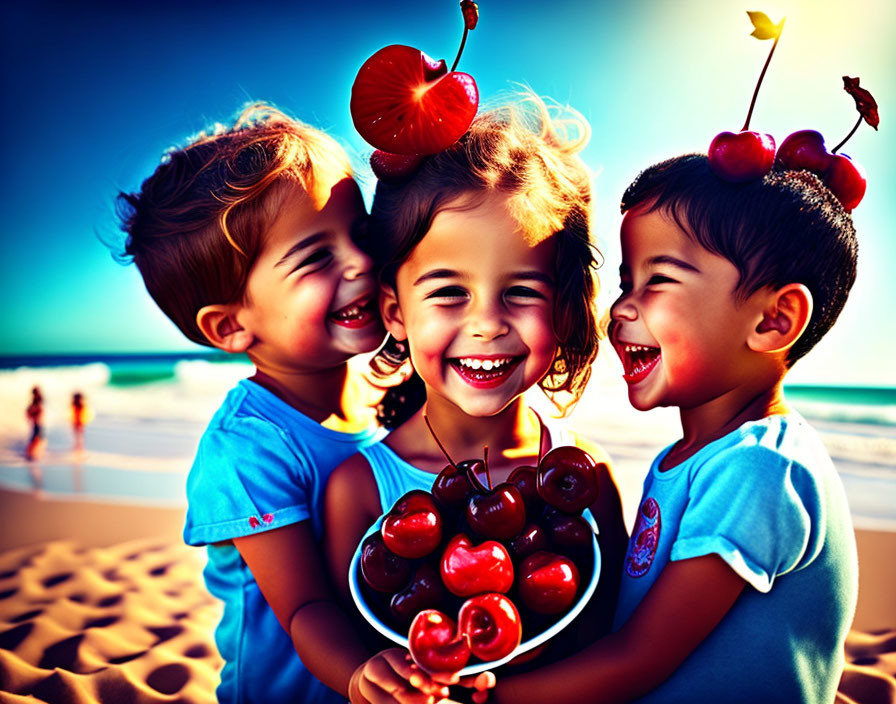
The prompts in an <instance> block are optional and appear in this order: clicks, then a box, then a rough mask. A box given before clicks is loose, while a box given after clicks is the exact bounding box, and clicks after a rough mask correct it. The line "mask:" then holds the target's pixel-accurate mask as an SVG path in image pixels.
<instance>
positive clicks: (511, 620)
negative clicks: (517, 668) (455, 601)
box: [457, 594, 523, 662]
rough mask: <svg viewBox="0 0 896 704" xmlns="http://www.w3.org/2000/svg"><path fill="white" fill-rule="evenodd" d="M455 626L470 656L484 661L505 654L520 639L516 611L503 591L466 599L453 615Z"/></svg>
mask: <svg viewBox="0 0 896 704" xmlns="http://www.w3.org/2000/svg"><path fill="white" fill-rule="evenodd" d="M457 628H458V630H459V631H460V632H461V634H462V635H463V636H464V638H466V639H467V643H468V644H469V646H470V651H471V652H472V653H473V655H475V656H476V657H477V658H479V659H480V660H484V661H485V662H491V661H492V660H500V659H501V658H503V657H507V656H508V655H510V654H511V653H512V652H513V651H514V650H516V648H517V646H518V645H519V644H520V641H521V640H522V638H523V624H522V621H521V620H520V613H519V611H517V608H516V606H514V604H513V602H512V601H511V600H510V599H508V598H507V597H506V596H504V595H503V594H480V595H478V596H473V597H470V598H469V599H467V600H466V601H465V602H464V604H463V606H461V607H460V612H459V613H458V615H457Z"/></svg>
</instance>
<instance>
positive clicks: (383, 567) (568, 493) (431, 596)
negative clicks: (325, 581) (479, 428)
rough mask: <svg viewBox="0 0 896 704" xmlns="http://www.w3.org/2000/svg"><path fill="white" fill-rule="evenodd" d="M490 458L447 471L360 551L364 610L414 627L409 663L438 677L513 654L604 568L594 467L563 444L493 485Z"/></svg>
mask: <svg viewBox="0 0 896 704" xmlns="http://www.w3.org/2000/svg"><path fill="white" fill-rule="evenodd" d="M487 459H488V458H487V453H486V458H485V459H484V460H466V461H464V462H458V463H456V464H455V463H451V464H449V465H448V466H446V467H445V469H443V470H442V471H441V472H440V473H439V475H438V476H437V477H436V479H435V482H434V483H433V486H432V493H429V492H426V491H423V490H413V491H410V492H408V493H407V494H405V495H404V496H402V497H401V498H400V499H398V501H396V502H395V505H394V506H393V507H392V509H391V510H390V511H389V512H388V513H387V514H385V516H384V517H383V520H382V523H381V529H380V530H379V531H377V532H375V533H372V534H371V535H369V536H368V537H367V538H366V539H365V540H364V541H363V543H362V544H361V556H360V561H359V565H360V566H359V569H360V573H361V574H360V577H361V578H360V579H359V580H358V582H359V584H360V585H361V591H362V594H363V597H364V601H365V603H366V604H367V605H368V606H369V607H370V609H371V610H372V611H373V612H374V613H375V614H376V615H377V617H378V618H380V620H381V621H382V622H383V623H386V624H388V625H390V626H391V627H393V628H394V629H395V630H397V631H399V632H403V631H404V630H405V629H408V628H409V632H408V642H409V650H410V652H411V655H412V657H413V658H414V660H415V661H416V663H417V664H418V665H419V666H420V667H422V668H424V669H426V670H428V671H430V672H456V671H459V670H461V669H462V668H463V667H465V666H466V665H467V663H468V662H469V660H470V658H471V657H475V658H478V659H479V660H482V661H486V662H491V661H494V660H499V659H501V658H504V657H506V656H508V655H510V653H512V652H513V651H514V650H515V649H516V648H517V646H519V644H520V642H521V641H522V638H523V634H524V632H525V634H526V636H527V638H529V637H532V636H534V635H537V634H538V633H541V632H543V631H544V630H545V629H546V628H548V627H550V626H551V625H552V624H553V623H555V622H556V621H557V620H558V619H560V618H562V617H563V615H564V614H565V613H566V612H567V611H568V610H569V608H570V607H571V606H572V605H573V604H574V603H575V601H576V597H577V595H578V594H579V591H580V575H585V576H586V579H585V581H586V583H587V581H588V579H587V577H588V576H590V575H591V573H592V571H593V570H594V547H593V541H594V532H593V529H592V527H591V524H590V523H589V522H588V520H586V519H585V518H584V517H583V516H582V511H583V510H584V509H585V508H587V507H588V506H590V505H591V504H592V503H593V502H594V500H595V499H596V498H597V464H596V463H595V461H594V459H593V458H592V457H591V456H590V455H589V454H588V453H587V452H585V451H584V450H580V449H579V448H577V447H558V448H555V449H554V450H551V451H550V452H548V453H547V454H546V455H545V456H544V457H543V458H542V459H541V460H540V461H539V463H538V466H537V467H532V466H523V467H517V468H516V469H515V470H513V472H511V474H510V475H509V477H508V479H507V481H506V482H503V483H501V484H498V485H497V486H494V487H492V486H491V480H490V477H489V473H488V462H487ZM481 474H484V475H485V476H486V483H485V484H484V483H483V482H482V480H481V479H480V475H481ZM448 614H457V620H456V621H455V620H454V619H453V618H452V617H451V616H449V615H448Z"/></svg>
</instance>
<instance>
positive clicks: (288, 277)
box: [119, 104, 385, 703]
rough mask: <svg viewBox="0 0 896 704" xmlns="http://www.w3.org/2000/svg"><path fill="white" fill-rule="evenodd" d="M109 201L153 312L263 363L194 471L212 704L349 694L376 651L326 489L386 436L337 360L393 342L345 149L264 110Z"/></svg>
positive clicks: (207, 436)
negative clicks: (346, 576) (345, 596)
mask: <svg viewBox="0 0 896 704" xmlns="http://www.w3.org/2000/svg"><path fill="white" fill-rule="evenodd" d="M119 204H120V206H122V219H123V223H122V227H123V230H124V231H125V232H126V233H127V235H128V237H127V241H126V254H127V255H129V256H130V257H132V258H133V261H134V263H135V264H136V265H137V268H138V269H139V270H140V274H141V275H142V277H143V280H144V282H145V284H146V288H147V290H148V291H149V293H150V295H151V296H152V297H153V299H154V300H155V301H156V303H157V304H158V305H159V307H160V308H161V309H162V310H163V311H164V312H165V313H166V314H167V315H168V317H170V318H171V320H173V321H174V323H175V324H176V325H177V326H178V327H179V328H180V330H181V331H182V332H183V333H184V334H185V335H186V336H187V337H188V338H189V339H191V340H193V341H194V342H198V343H200V344H203V345H209V346H212V347H216V348H218V349H221V350H224V351H225V352H231V353H234V354H239V353H245V354H247V355H248V357H249V359H250V360H251V361H252V363H253V364H254V365H255V373H254V374H253V375H252V376H251V377H250V378H249V379H245V380H243V381H241V382H239V383H238V384H237V386H236V387H235V388H234V389H232V390H231V391H230V392H229V393H228V395H227V397H226V398H225V400H224V402H223V404H222V405H221V407H220V408H219V410H218V411H217V413H216V414H215V415H214V417H213V418H212V420H211V422H210V423H209V425H208V428H207V429H206V431H205V433H204V434H203V436H202V439H201V441H200V445H199V450H198V453H197V456H196V459H195V461H194V464H193V467H192V469H191V470H190V474H189V476H188V478H187V500H188V508H187V519H186V527H185V529H184V539H185V540H186V542H187V543H189V544H190V545H207V546H208V566H207V567H206V569H205V573H204V574H205V579H206V584H207V586H208V588H209V591H211V592H212V593H213V594H214V595H216V596H217V597H219V598H220V599H221V600H222V601H223V602H224V614H223V618H222V620H221V623H220V625H219V626H218V629H217V631H216V635H215V638H216V642H217V644H218V647H219V649H220V652H221V655H222V656H223V658H224V660H225V665H224V669H223V672H222V675H221V684H220V686H219V687H218V690H217V695H218V700H219V701H221V702H224V703H228V702H249V701H252V702H337V701H345V698H346V693H347V691H348V684H349V678H350V676H351V674H352V672H353V671H354V670H355V668H356V667H357V666H358V665H359V664H360V663H361V662H363V661H364V660H365V659H366V657H367V656H368V655H369V653H368V651H367V648H366V647H365V646H364V645H363V644H362V641H361V639H360V636H358V635H357V634H356V632H355V630H354V628H353V626H352V625H351V622H350V620H349V618H348V616H347V615H346V614H345V613H344V612H343V611H342V610H341V609H340V608H339V607H338V606H337V604H336V601H335V599H334V590H333V587H332V585H331V584H330V583H329V581H328V579H327V576H326V575H327V570H326V569H325V567H324V563H323V560H322V557H321V554H320V552H319V548H318V546H319V543H320V540H321V533H322V530H323V490H324V487H325V485H326V482H327V478H328V477H329V474H330V472H331V471H332V469H333V468H334V467H335V466H336V465H338V464H339V463H340V462H342V461H343V460H344V459H345V458H347V457H349V456H350V455H352V454H354V453H355V452H357V451H358V450H359V449H360V448H362V447H365V446H366V445H369V444H371V443H373V442H375V441H377V440H378V439H379V438H380V437H381V435H382V431H381V429H380V428H379V426H378V424H377V423H376V410H375V408H374V406H375V404H376V401H377V400H378V398H371V397H370V393H371V391H375V390H373V389H372V387H370V386H369V385H368V384H367V383H366V382H364V381H363V379H362V378H361V376H360V374H359V373H356V372H355V371H354V369H353V368H350V367H349V366H348V365H347V362H348V360H349V359H350V358H351V357H353V356H355V355H357V354H359V353H365V352H371V351H373V350H374V349H376V347H377V346H378V345H379V344H380V343H381V342H382V340H383V338H384V336H385V332H384V330H383V327H382V323H381V321H380V318H379V313H378V309H377V281H376V277H375V276H374V275H373V271H372V263H371V260H370V258H369V257H368V256H367V255H366V254H364V253H363V252H362V251H361V250H360V249H359V248H358V246H357V244H356V238H358V237H359V236H360V235H361V234H362V231H363V228H364V226H365V222H366V218H367V213H366V211H365V206H364V201H363V199H362V196H361V191H360V189H359V187H358V185H357V183H356V182H355V180H354V178H353V174H352V169H351V166H350V164H349V160H348V157H347V156H346V154H345V152H344V151H343V149H342V148H341V147H340V146H339V144H338V143H337V142H336V141H335V140H334V139H332V138H331V137H329V136H327V135H326V134H324V133H322V132H320V131H318V130H316V129H314V128H312V127H309V126H308V125H305V124H302V123H300V122H298V121H297V120H294V119H292V118H290V117H288V116H287V115H285V114H284V113H283V112H281V111H279V110H276V109H274V108H272V107H270V106H265V105H261V104H256V105H252V106H250V107H248V108H247V109H246V110H245V111H244V112H243V113H242V114H241V115H240V116H239V118H238V119H237V120H236V122H235V123H234V124H233V125H232V126H230V127H228V128H223V127H219V128H216V129H215V130H214V131H213V132H212V133H210V134H201V135H199V136H198V137H197V138H195V139H194V140H192V141H191V142H190V143H189V144H187V145H186V146H185V147H183V148H181V149H177V150H175V151H171V152H169V153H168V154H166V156H165V158H164V159H163V162H162V163H161V165H160V166H159V167H158V168H157V169H156V171H155V172H154V173H153V174H152V175H151V176H150V177H149V178H148V179H147V180H146V181H144V183H143V185H142V187H141V189H140V191H139V192H137V193H133V194H128V193H122V194H120V196H119ZM297 653H298V655H297Z"/></svg>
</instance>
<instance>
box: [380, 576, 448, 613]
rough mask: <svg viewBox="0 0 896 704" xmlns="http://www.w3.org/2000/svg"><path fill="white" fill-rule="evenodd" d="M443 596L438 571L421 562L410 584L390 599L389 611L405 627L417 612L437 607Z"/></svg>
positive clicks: (443, 589) (443, 592)
mask: <svg viewBox="0 0 896 704" xmlns="http://www.w3.org/2000/svg"><path fill="white" fill-rule="evenodd" d="M444 596H445V588H444V587H443V586H442V580H441V579H440V578H439V572H438V570H437V569H436V568H435V567H433V566H432V565H431V564H429V563H428V562H422V563H420V565H419V566H418V567H417V571H416V572H414V576H413V578H412V579H411V581H410V583H408V585H407V586H406V587H405V588H404V589H402V590H401V591H400V592H397V593H396V594H395V595H394V596H393V597H392V601H391V602H390V603H389V610H390V611H391V612H392V617H393V618H394V619H395V620H396V621H397V622H399V623H402V624H405V625H407V624H408V623H410V622H411V620H412V619H413V618H414V616H415V615H416V614H418V613H419V612H421V611H423V610H425V609H433V608H436V607H437V606H439V604H441V603H442V598H443V597H444Z"/></svg>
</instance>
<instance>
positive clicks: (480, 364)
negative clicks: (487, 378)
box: [458, 357, 512, 372]
mask: <svg viewBox="0 0 896 704" xmlns="http://www.w3.org/2000/svg"><path fill="white" fill-rule="evenodd" d="M511 359H512V357H504V358H502V359H477V358H475V357H461V358H460V359H458V362H460V364H461V366H464V367H469V368H470V369H483V370H484V371H487V372H490V371H492V370H493V369H499V368H500V367H503V366H504V365H505V364H508V363H509V362H510V361H511Z"/></svg>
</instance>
